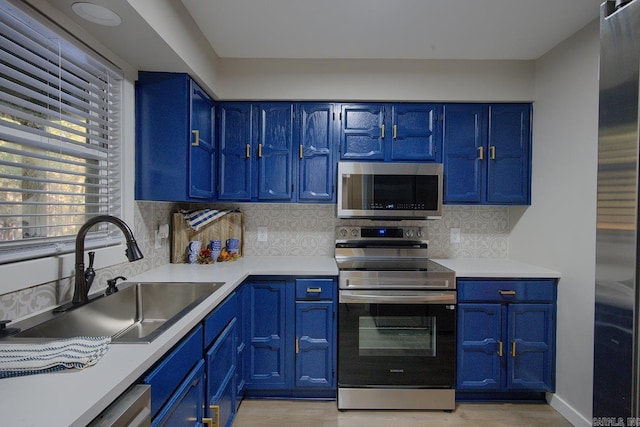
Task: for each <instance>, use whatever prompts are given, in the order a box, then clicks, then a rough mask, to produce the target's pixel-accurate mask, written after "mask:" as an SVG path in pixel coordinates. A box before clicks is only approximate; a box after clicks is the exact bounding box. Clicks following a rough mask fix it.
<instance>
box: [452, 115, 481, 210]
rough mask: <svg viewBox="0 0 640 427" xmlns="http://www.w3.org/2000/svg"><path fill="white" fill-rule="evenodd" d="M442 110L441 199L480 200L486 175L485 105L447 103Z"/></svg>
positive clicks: (476, 201) (475, 201) (471, 201)
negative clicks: (442, 190) (442, 160)
mask: <svg viewBox="0 0 640 427" xmlns="http://www.w3.org/2000/svg"><path fill="white" fill-rule="evenodd" d="M444 109H445V117H444V149H443V150H444V162H443V163H444V164H443V170H444V201H445V202H462V203H480V202H482V201H483V194H484V184H483V183H484V181H485V174H486V167H485V162H486V160H485V158H486V156H485V151H486V149H487V148H486V145H487V143H486V142H487V137H486V134H487V120H486V117H487V116H488V107H487V106H486V105H483V104H447V105H445V107H444Z"/></svg>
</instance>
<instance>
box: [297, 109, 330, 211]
mask: <svg viewBox="0 0 640 427" xmlns="http://www.w3.org/2000/svg"><path fill="white" fill-rule="evenodd" d="M297 108H298V112H299V113H298V116H299V117H300V119H299V121H300V125H299V126H300V130H299V142H300V146H299V152H298V153H297V154H298V158H299V163H298V165H299V166H298V201H301V202H331V201H335V184H334V182H335V161H334V158H335V157H334V156H335V149H336V137H335V136H336V126H335V123H336V120H335V111H334V105H333V104H327V103H301V104H298V107H297Z"/></svg>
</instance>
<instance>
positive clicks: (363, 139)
mask: <svg viewBox="0 0 640 427" xmlns="http://www.w3.org/2000/svg"><path fill="white" fill-rule="evenodd" d="M384 114H385V109H384V104H343V105H342V107H341V113H340V120H341V133H340V158H341V159H343V160H384V159H385V145H384V141H385V138H387V129H385V125H384V123H385V121H384ZM389 131H390V130H389Z"/></svg>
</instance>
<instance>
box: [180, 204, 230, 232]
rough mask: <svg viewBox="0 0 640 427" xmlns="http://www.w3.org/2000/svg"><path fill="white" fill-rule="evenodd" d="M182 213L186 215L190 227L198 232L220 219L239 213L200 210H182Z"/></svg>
mask: <svg viewBox="0 0 640 427" xmlns="http://www.w3.org/2000/svg"><path fill="white" fill-rule="evenodd" d="M180 212H181V213H182V214H183V215H184V219H185V221H187V224H189V227H191V228H192V229H193V230H194V231H198V230H200V229H201V228H202V227H204V226H205V225H207V224H209V223H210V222H213V221H215V220H217V219H220V218H222V217H223V216H225V215H226V214H229V213H231V212H237V210H236V211H234V210H215V209H200V210H193V211H187V210H182V211H180Z"/></svg>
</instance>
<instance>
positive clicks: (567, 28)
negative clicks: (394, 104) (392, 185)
mask: <svg viewBox="0 0 640 427" xmlns="http://www.w3.org/2000/svg"><path fill="white" fill-rule="evenodd" d="M602 1H603V0H268V1H267V0H208V1H203V0H182V3H183V4H184V6H185V7H186V9H187V10H188V11H189V13H190V14H191V16H192V17H193V19H194V20H195V21H196V23H197V24H198V26H199V27H200V29H201V31H202V32H203V34H204V35H205V36H206V38H207V39H208V40H209V43H210V44H211V46H212V47H213V49H214V50H215V52H216V53H217V54H218V56H220V57H222V58H370V59H498V60H499V59H504V60H510V59H516V60H519V59H522V60H529V59H536V58H539V57H540V56H541V55H543V54H544V53H546V52H547V51H548V50H550V49H551V48H553V47H554V46H556V45H557V44H558V43H560V42H561V41H563V40H564V39H566V38H567V37H569V36H570V35H572V34H573V33H575V32H576V31H578V30H579V29H581V28H582V27H584V26H585V25H586V24H588V23H589V22H591V21H592V20H593V19H596V18H597V17H598V15H599V5H600V3H601V2H602Z"/></svg>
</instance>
